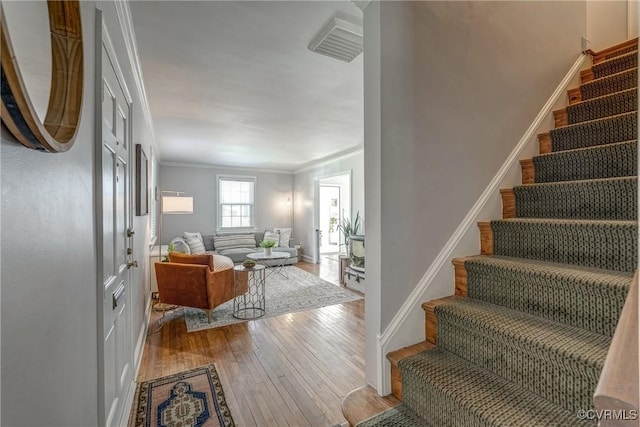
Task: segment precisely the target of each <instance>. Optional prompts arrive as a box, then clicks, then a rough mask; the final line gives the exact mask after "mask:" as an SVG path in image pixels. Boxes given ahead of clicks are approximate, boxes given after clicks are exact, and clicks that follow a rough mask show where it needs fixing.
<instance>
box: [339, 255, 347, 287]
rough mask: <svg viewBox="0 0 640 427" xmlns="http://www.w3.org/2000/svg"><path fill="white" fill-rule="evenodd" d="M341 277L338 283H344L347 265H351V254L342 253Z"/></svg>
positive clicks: (340, 260)
mask: <svg viewBox="0 0 640 427" xmlns="http://www.w3.org/2000/svg"><path fill="white" fill-rule="evenodd" d="M338 258H339V262H340V277H338V283H340V284H341V285H344V273H345V271H347V267H349V255H340V256H339V257H338Z"/></svg>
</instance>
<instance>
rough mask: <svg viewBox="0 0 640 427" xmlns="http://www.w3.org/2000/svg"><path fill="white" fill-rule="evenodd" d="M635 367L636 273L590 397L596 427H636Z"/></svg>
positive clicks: (637, 394) (638, 397)
mask: <svg viewBox="0 0 640 427" xmlns="http://www.w3.org/2000/svg"><path fill="white" fill-rule="evenodd" d="M638 364H639V360H638V271H636V274H635V275H634V276H633V282H632V283H631V287H630V289H629V294H628V295H627V299H626V301H625V303H624V307H623V309H622V314H621V315H620V320H619V321H618V326H617V327H616V330H615V333H614V335H613V339H612V340H611V346H610V347H609V353H608V354H607V359H606V360H605V363H604V368H603V369H602V373H601V374H600V380H599V381H598V386H597V387H596V391H595V394H594V396H593V405H594V407H595V409H596V410H595V412H594V414H593V415H594V417H595V418H597V419H599V420H600V423H599V425H600V426H602V427H605V426H611V427H618V426H638V425H640V413H639V412H638V409H639V401H640V391H639V390H640V385H639V381H640V380H639V378H638Z"/></svg>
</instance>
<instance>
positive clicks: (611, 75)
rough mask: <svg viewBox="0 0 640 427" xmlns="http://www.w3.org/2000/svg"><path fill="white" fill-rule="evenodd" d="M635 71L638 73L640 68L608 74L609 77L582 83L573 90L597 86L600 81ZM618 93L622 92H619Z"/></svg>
mask: <svg viewBox="0 0 640 427" xmlns="http://www.w3.org/2000/svg"><path fill="white" fill-rule="evenodd" d="M634 70H635V71H636V72H637V71H638V67H633V68H629V69H627V70H623V71H620V72H617V73H613V74H608V75H606V76H604V77H599V78H597V79H593V80H589V81H588V82H584V83H581V84H580V85H578V86H577V87H574V88H572V89H579V88H580V87H581V86H587V85H591V84H595V83H596V82H600V81H602V80H605V79H610V78H613V77H616V76H619V75H621V74H624V73H628V72H630V71H634ZM570 90H571V89H570ZM625 90H626V89H625ZM618 92H621V91H618ZM611 93H617V92H611ZM589 99H591V98H589ZM584 101H588V99H587V100H584Z"/></svg>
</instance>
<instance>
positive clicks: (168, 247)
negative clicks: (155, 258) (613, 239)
mask: <svg viewBox="0 0 640 427" xmlns="http://www.w3.org/2000/svg"><path fill="white" fill-rule="evenodd" d="M175 251H176V245H174V244H173V242H171V243H169V246H167V253H169V252H175ZM161 262H169V255H167V256H165V257H163V258H162V260H161Z"/></svg>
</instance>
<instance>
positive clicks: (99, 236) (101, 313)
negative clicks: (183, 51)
mask: <svg viewBox="0 0 640 427" xmlns="http://www.w3.org/2000/svg"><path fill="white" fill-rule="evenodd" d="M95 35H96V40H95V66H96V70H95V147H94V162H95V163H94V165H95V168H94V190H95V200H94V202H95V206H96V209H95V211H96V217H95V230H96V258H97V259H96V261H97V268H96V291H97V313H98V315H97V331H98V334H97V335H98V343H97V345H98V425H100V426H105V425H107V424H108V423H109V424H112V425H126V421H127V418H128V415H129V414H128V413H126V411H127V408H128V407H129V404H128V402H127V401H126V400H128V399H129V396H131V390H132V387H133V386H134V385H135V383H134V382H133V381H134V380H135V378H133V367H134V360H133V359H134V357H133V356H134V354H133V346H132V339H131V337H132V336H133V334H132V330H131V321H129V323H128V325H127V328H126V331H125V332H126V334H127V337H128V338H127V344H128V346H127V350H128V351H126V354H125V357H126V359H127V360H128V363H129V367H130V369H131V371H132V374H131V376H132V381H131V382H130V383H128V384H126V385H125V387H126V388H127V389H126V390H124V393H122V396H121V397H122V398H123V404H122V408H123V411H122V412H123V413H122V414H116V415H115V416H114V417H113V419H110V415H113V414H109V413H107V411H108V408H106V406H105V396H106V387H107V380H106V379H105V364H106V363H107V361H106V360H105V359H106V358H105V346H104V328H105V322H104V319H105V310H104V305H105V303H104V301H105V299H111V298H112V295H111V294H108V295H107V294H106V292H105V288H104V284H103V278H104V269H105V266H104V238H103V190H102V185H103V184H102V173H103V170H102V165H103V163H102V162H103V159H102V157H103V156H102V153H103V150H102V145H103V129H102V127H103V119H102V113H103V112H102V101H101V100H102V84H103V83H102V80H103V73H102V67H103V63H102V62H103V61H102V51H103V49H105V51H106V52H107V55H108V56H109V59H110V61H111V62H112V64H113V68H114V70H115V73H116V77H117V79H118V81H119V84H120V86H121V89H122V91H123V93H124V95H125V98H126V103H127V104H128V106H129V111H128V122H127V130H126V132H127V134H128V140H129V148H128V159H127V167H128V172H127V176H128V178H129V179H128V182H127V183H126V186H127V191H128V195H127V200H126V201H125V206H126V217H127V223H128V224H127V227H129V228H130V227H132V225H133V206H134V205H133V194H134V191H133V179H132V178H133V176H134V174H133V172H134V171H133V165H134V151H135V150H134V149H132V147H133V138H132V133H133V121H132V105H133V98H132V97H131V93H130V92H129V90H128V88H127V87H126V80H125V78H124V75H123V73H122V69H121V68H120V65H119V63H118V60H117V55H116V53H115V48H114V47H113V44H112V42H111V38H110V37H109V33H108V31H107V28H106V25H105V23H104V21H103V17H102V11H101V10H100V9H98V8H96V34H95ZM129 247H133V245H132V242H131V239H129ZM131 259H132V257H131V255H130V256H129V260H131ZM125 274H126V275H127V278H128V279H127V282H128V284H129V286H126V287H125V296H124V297H125V299H126V301H127V302H130V301H131V300H132V290H131V286H130V284H131V283H132V279H133V275H132V271H131V270H130V269H128V270H127V272H126V273H125ZM131 309H132V305H131V304H130V303H127V304H126V307H125V310H127V313H128V316H129V319H131V315H132V312H131ZM116 417H117V419H115V418H116Z"/></svg>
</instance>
